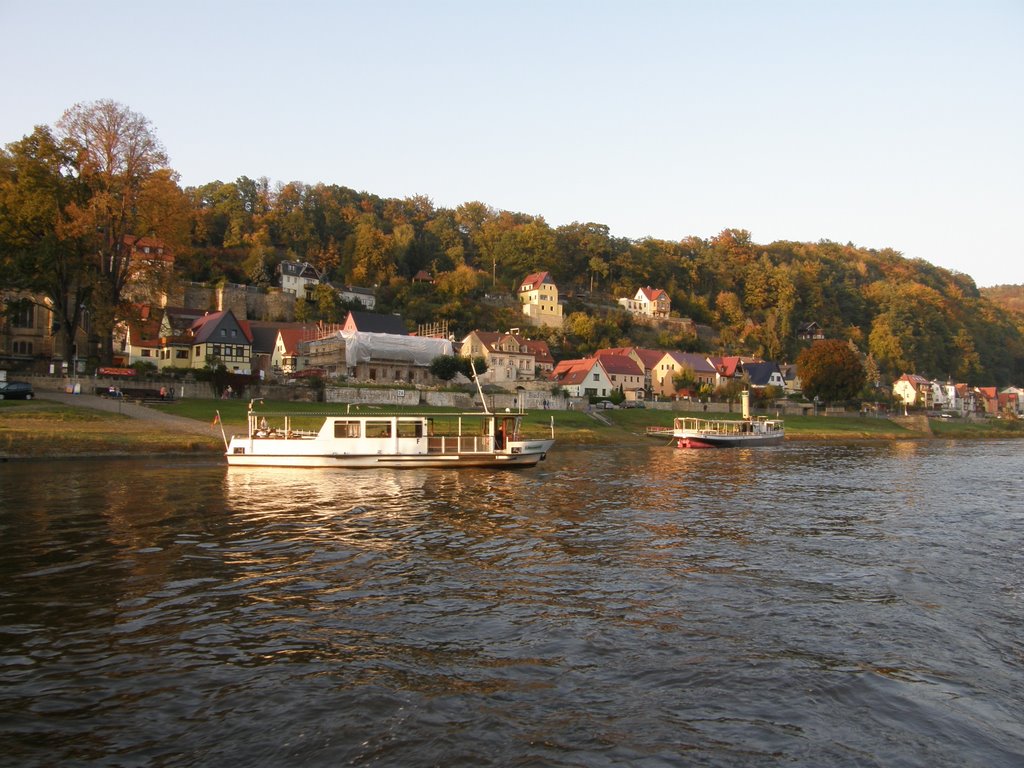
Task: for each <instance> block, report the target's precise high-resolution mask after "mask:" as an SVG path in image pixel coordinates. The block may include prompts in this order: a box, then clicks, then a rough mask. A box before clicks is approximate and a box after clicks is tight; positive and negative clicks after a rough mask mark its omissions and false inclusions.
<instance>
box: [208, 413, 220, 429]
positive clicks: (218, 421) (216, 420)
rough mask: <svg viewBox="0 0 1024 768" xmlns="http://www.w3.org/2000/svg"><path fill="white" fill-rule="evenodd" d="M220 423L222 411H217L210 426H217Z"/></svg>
mask: <svg viewBox="0 0 1024 768" xmlns="http://www.w3.org/2000/svg"><path fill="white" fill-rule="evenodd" d="M218 424H220V411H217V413H216V415H215V416H214V417H213V423H212V424H211V425H210V426H211V427H216V426H217V425H218Z"/></svg>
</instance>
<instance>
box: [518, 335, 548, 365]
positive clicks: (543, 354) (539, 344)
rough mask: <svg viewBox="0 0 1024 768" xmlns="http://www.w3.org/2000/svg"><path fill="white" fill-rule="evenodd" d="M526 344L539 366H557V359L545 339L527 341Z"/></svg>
mask: <svg viewBox="0 0 1024 768" xmlns="http://www.w3.org/2000/svg"><path fill="white" fill-rule="evenodd" d="M524 344H525V346H526V348H527V349H528V350H529V351H530V354H532V355H533V359H534V360H535V361H536V362H537V364H538V365H554V364H555V358H554V357H552V355H551V349H550V348H549V347H548V343H547V342H546V341H544V340H543V339H536V340H535V339H527V340H526V341H525V342H524Z"/></svg>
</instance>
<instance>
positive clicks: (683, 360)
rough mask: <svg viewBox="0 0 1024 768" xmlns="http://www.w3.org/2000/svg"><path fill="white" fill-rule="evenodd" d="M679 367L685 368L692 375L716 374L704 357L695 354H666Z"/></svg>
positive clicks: (675, 352)
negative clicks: (692, 373) (691, 372)
mask: <svg viewBox="0 0 1024 768" xmlns="http://www.w3.org/2000/svg"><path fill="white" fill-rule="evenodd" d="M665 354H667V355H668V356H670V357H671V358H672V359H673V360H674V361H675V363H676V365H679V366H685V367H687V368H689V369H690V370H692V371H693V372H694V373H717V370H716V367H715V366H714V365H713V364H712V362H711V361H710V360H709V359H708V358H707V357H706V356H704V355H701V354H698V353H696V352H677V351H674V350H673V351H671V352H666V353H665Z"/></svg>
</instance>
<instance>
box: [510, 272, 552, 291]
mask: <svg viewBox="0 0 1024 768" xmlns="http://www.w3.org/2000/svg"><path fill="white" fill-rule="evenodd" d="M554 282H555V281H554V280H552V279H551V274H550V273H549V272H534V273H533V274H530V275H527V276H526V277H524V278H523V282H521V283H520V284H519V290H520V291H532V290H534V289H535V288H537V287H539V286H540V285H541V284H542V283H554Z"/></svg>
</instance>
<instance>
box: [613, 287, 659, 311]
mask: <svg viewBox="0 0 1024 768" xmlns="http://www.w3.org/2000/svg"><path fill="white" fill-rule="evenodd" d="M619 304H620V305H621V306H622V307H624V308H625V310H626V311H627V312H629V313H631V314H634V315H642V316H644V317H668V316H669V313H670V311H671V309H672V300H671V299H670V298H669V296H668V294H667V293H665V291H663V290H662V289H661V288H651V286H649V285H648V286H647V287H646V288H640V289H638V290H637V292H636V294H635V295H634V296H633V298H631V299H630V298H622V299H619Z"/></svg>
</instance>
